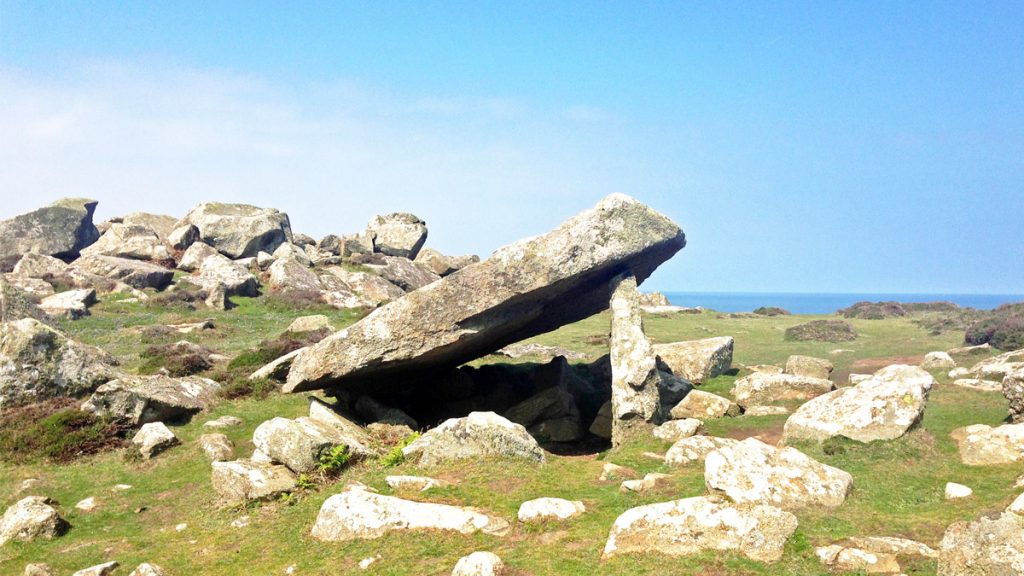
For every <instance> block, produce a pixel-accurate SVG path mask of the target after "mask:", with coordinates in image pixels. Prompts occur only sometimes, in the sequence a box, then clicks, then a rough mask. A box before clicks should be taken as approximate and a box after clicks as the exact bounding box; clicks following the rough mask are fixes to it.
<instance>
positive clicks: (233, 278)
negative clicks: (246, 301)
mask: <svg viewBox="0 0 1024 576" xmlns="http://www.w3.org/2000/svg"><path fill="white" fill-rule="evenodd" d="M194 246H204V247H205V246H206V245H205V244H195V245H194ZM189 252H192V248H189ZM196 253H197V254H201V255H202V258H200V259H199V263H198V266H197V268H196V270H198V273H197V274H195V275H194V276H190V277H189V278H188V280H189V281H190V282H193V283H195V284H198V285H199V286H201V287H202V288H204V289H206V290H207V291H210V292H212V291H214V290H215V289H216V288H217V287H218V286H223V287H224V292H225V294H226V295H227V296H258V295H259V288H260V283H259V280H257V279H256V276H254V275H253V274H252V273H251V272H249V270H248V269H247V268H246V267H245V266H242V265H241V264H239V263H238V262H235V261H232V260H229V259H227V258H226V257H225V256H223V255H221V254H220V253H218V252H213V251H211V253H207V252H206V251H205V250H203V249H198V250H196ZM186 254H188V253H187V252H186ZM179 266H180V265H179Z"/></svg>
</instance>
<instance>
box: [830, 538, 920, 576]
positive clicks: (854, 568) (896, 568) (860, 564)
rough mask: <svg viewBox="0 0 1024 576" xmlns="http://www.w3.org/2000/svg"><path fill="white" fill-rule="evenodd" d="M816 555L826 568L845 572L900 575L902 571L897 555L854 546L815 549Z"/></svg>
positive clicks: (832, 546)
mask: <svg viewBox="0 0 1024 576" xmlns="http://www.w3.org/2000/svg"><path fill="white" fill-rule="evenodd" d="M814 554H815V555H816V556H817V557H818V559H819V560H821V563H822V564H824V565H825V566H828V567H829V568H831V569H833V570H840V571H843V572H864V573H867V574H899V573H900V572H901V571H902V570H901V569H900V564H899V562H898V561H897V560H896V555H895V554H885V553H877V552H871V551H868V550H862V549H860V548H857V547H854V546H843V545H839V544H832V545H829V546H820V547H818V548H815V549H814Z"/></svg>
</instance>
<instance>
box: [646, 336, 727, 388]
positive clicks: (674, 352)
mask: <svg viewBox="0 0 1024 576" xmlns="http://www.w3.org/2000/svg"><path fill="white" fill-rule="evenodd" d="M732 350H733V339H732V336H718V337H715V338H705V339H703V340H690V341H687V342H673V343H671V344H657V345H655V346H654V353H655V354H656V355H657V356H658V358H660V359H661V361H662V362H664V363H665V364H666V365H668V367H669V368H670V369H671V370H672V373H673V374H675V375H676V376H679V377H682V378H685V379H687V380H689V381H690V382H693V383H694V384H702V383H704V382H705V381H707V380H710V379H711V378H714V377H715V376H718V375H720V374H724V373H725V372H727V371H728V370H729V368H731V367H732Z"/></svg>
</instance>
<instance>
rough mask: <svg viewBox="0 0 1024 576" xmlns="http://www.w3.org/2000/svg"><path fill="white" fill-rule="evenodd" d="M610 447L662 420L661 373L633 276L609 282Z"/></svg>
mask: <svg viewBox="0 0 1024 576" xmlns="http://www.w3.org/2000/svg"><path fill="white" fill-rule="evenodd" d="M612 286H613V288H614V289H613V292H612V298H611V311H612V330H611V340H610V342H609V348H610V356H611V364H612V446H618V445H621V444H623V443H625V442H626V441H627V440H629V439H630V438H632V437H637V436H641V435H644V434H646V433H650V431H651V430H652V429H653V427H654V425H656V424H658V423H660V422H661V420H663V417H662V414H661V397H660V395H659V385H660V383H661V374H660V373H659V371H658V367H657V358H656V357H655V355H654V350H653V348H652V346H651V342H650V341H649V340H648V339H647V336H646V335H645V334H644V328H643V320H642V317H641V314H640V303H639V296H640V293H639V292H638V291H637V288H636V286H637V284H636V278H635V277H633V275H632V274H624V275H623V276H620V277H618V278H616V279H614V280H613V281H612Z"/></svg>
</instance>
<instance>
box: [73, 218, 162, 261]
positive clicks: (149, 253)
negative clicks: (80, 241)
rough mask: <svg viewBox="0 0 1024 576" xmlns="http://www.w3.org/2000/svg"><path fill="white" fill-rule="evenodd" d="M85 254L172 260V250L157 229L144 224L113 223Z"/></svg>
mask: <svg viewBox="0 0 1024 576" xmlns="http://www.w3.org/2000/svg"><path fill="white" fill-rule="evenodd" d="M82 255H83V256H117V257H118V258H133V259H136V260H152V261H161V260H170V259H171V251H170V250H169V249H168V248H167V245H166V244H164V241H163V239H162V238H161V237H160V235H159V234H157V232H156V230H154V229H153V228H151V227H150V226H147V225H144V224H111V226H110V229H109V230H107V231H106V232H104V233H103V235H102V236H100V239H99V240H97V241H96V242H95V243H94V244H92V245H91V246H89V247H88V248H84V249H82Z"/></svg>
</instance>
